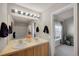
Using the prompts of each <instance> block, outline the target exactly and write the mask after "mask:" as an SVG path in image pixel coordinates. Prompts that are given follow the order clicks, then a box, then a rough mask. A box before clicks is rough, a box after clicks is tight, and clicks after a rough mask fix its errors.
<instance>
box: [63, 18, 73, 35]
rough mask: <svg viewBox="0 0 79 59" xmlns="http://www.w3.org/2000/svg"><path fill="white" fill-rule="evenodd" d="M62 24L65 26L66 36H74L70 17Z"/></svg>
mask: <svg viewBox="0 0 79 59" xmlns="http://www.w3.org/2000/svg"><path fill="white" fill-rule="evenodd" d="M63 24H64V25H65V26H64V28H65V32H66V33H67V34H70V35H74V19H73V17H70V18H68V19H66V20H64V22H63Z"/></svg>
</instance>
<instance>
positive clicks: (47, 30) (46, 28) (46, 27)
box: [43, 26, 49, 34]
mask: <svg viewBox="0 0 79 59" xmlns="http://www.w3.org/2000/svg"><path fill="white" fill-rule="evenodd" d="M43 32H44V33H47V34H49V29H48V26H45V27H44V30H43Z"/></svg>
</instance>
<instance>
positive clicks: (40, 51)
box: [7, 43, 48, 56]
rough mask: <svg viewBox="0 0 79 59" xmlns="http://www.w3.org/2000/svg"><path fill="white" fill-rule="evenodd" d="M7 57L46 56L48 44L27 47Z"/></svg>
mask: <svg viewBox="0 0 79 59" xmlns="http://www.w3.org/2000/svg"><path fill="white" fill-rule="evenodd" d="M7 55H9V56H48V43H44V44H41V45H37V46H33V47H29V48H26V49H23V50H19V51H16V52H13V53H9V54H7Z"/></svg>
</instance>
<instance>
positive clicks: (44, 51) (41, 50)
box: [34, 43, 48, 56]
mask: <svg viewBox="0 0 79 59" xmlns="http://www.w3.org/2000/svg"><path fill="white" fill-rule="evenodd" d="M34 56H48V43H45V44H42V45H39V46H36V47H34Z"/></svg>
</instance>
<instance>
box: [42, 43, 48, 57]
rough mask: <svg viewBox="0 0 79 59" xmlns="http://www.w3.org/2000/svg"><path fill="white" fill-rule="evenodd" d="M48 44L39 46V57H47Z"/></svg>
mask: <svg viewBox="0 0 79 59" xmlns="http://www.w3.org/2000/svg"><path fill="white" fill-rule="evenodd" d="M48 47H49V46H48V43H45V44H43V45H41V56H48V54H49V53H48V51H49V50H48Z"/></svg>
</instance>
